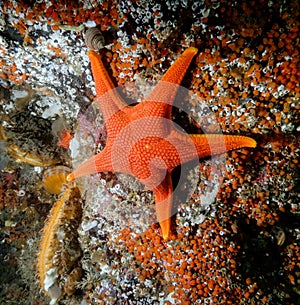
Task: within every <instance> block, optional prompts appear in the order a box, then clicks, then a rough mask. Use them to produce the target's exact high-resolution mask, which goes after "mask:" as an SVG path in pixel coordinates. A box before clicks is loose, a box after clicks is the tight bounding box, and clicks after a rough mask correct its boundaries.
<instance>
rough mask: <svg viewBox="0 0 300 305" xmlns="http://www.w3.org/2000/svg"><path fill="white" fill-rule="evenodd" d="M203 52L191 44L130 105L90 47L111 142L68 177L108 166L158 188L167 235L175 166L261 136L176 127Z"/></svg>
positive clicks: (159, 215) (159, 213)
mask: <svg viewBox="0 0 300 305" xmlns="http://www.w3.org/2000/svg"><path fill="white" fill-rule="evenodd" d="M197 52H198V50H197V49H196V48H194V47H190V48H188V49H187V50H186V51H185V52H184V53H183V54H182V55H181V56H180V57H179V58H178V59H177V60H176V62H175V63H174V64H173V65H172V66H171V67H170V68H169V69H168V71H167V72H166V74H165V75H164V76H163V78H162V79H161V81H160V82H159V83H158V84H157V85H156V87H155V88H154V89H153V91H152V92H151V93H150V94H149V95H148V97H147V98H146V99H145V100H144V101H143V102H141V103H139V104H137V105H135V106H129V105H127V104H126V103H125V102H124V101H123V100H122V99H121V97H120V96H119V95H118V94H117V92H116V90H115V89H114V85H113V83H112V81H111V79H110V77H109V76H108V74H107V72H106V70H105V68H104V66H103V63H102V61H101V58H100V55H99V54H97V53H96V52H94V51H89V52H88V56H89V58H90V60H91V66H92V72H93V76H94V80H95V83H96V93H97V102H98V104H99V107H100V109H101V111H102V113H103V117H104V122H105V127H106V131H107V142H106V146H105V148H104V149H103V150H102V151H101V152H100V153H99V154H97V155H95V156H93V157H91V158H90V159H88V160H87V161H85V162H84V163H82V164H81V165H80V166H79V167H78V168H77V169H76V170H75V171H73V172H72V173H71V174H70V175H69V176H68V178H67V179H68V180H69V181H71V180H74V179H75V178H78V177H81V176H85V175H89V174H93V173H96V172H104V171H111V172H122V173H125V174H131V175H133V176H135V177H136V178H138V179H139V180H140V181H141V182H142V183H144V184H145V185H146V186H147V187H148V188H149V189H151V190H152V191H153V192H154V196H155V201H156V205H155V206H156V213H157V218H158V221H159V223H160V227H161V230H162V236H163V238H164V239H165V240H166V239H168V237H169V232H170V222H171V221H170V217H171V209H172V196H173V186H172V179H171V172H172V170H173V169H174V168H175V167H176V166H178V165H180V164H183V163H186V162H188V161H190V160H193V159H197V158H203V157H207V156H210V155H212V154H220V153H223V152H225V151H227V150H232V149H237V148H240V147H255V146H256V142H255V140H253V139H251V138H248V137H244V136H232V135H222V134H209V135H207V134H186V133H183V132H181V131H179V130H178V129H177V128H175V126H174V124H173V123H172V103H173V101H174V99H175V95H176V92H177V89H178V87H179V84H180V83H181V81H182V79H183V77H184V75H185V73H186V70H187V68H188V66H189V65H190V63H191V61H192V59H193V57H194V56H195V55H196V54H197Z"/></svg>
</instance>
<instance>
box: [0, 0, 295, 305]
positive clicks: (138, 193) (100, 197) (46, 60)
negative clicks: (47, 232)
mask: <svg viewBox="0 0 300 305" xmlns="http://www.w3.org/2000/svg"><path fill="white" fill-rule="evenodd" d="M298 19H299V3H298V2H297V1H291V3H286V2H284V1H276V3H275V1H264V0H261V1H194V2H193V3H191V2H188V1H184V0H182V1H165V2H163V3H154V2H152V1H76V2H73V1H69V2H68V1H31V2H30V3H29V2H28V1H21V2H18V1H3V2H2V4H1V11H0V41H1V44H0V54H1V59H0V75H1V80H0V84H1V92H0V97H1V118H3V121H5V122H6V123H5V124H4V126H3V127H4V129H5V131H6V132H8V131H10V132H11V130H10V128H11V121H12V120H11V119H8V118H7V117H9V118H16V117H17V116H16V113H17V114H18V115H20V113H21V114H22V113H23V117H24V114H30V115H31V116H34V117H35V118H39V119H40V118H42V119H43V120H47V122H48V123H49V124H48V123H47V124H46V125H47V126H48V127H47V130H48V131H49V132H50V133H52V134H54V135H56V138H55V141H53V143H52V145H53V147H54V148H55V149H54V150H55V152H57V148H56V147H57V146H56V145H57V144H58V143H59V141H60V140H63V139H60V138H59V135H60V134H61V131H62V130H71V129H72V128H74V130H73V131H71V133H70V134H69V135H71V136H72V135H73V134H72V132H73V133H74V131H75V127H76V124H77V121H80V122H84V123H85V124H88V123H89V124H91V128H92V129H93V131H94V136H96V137H98V138H99V137H100V139H98V140H97V141H96V142H97V143H96V145H95V147H96V149H102V148H103V145H104V144H105V143H104V142H105V141H104V140H105V131H104V129H103V126H102V127H101V128H100V127H99V129H97V128H98V127H97V128H96V129H97V130H96V129H95V125H93V122H90V121H87V119H86V117H85V116H84V114H85V110H86V108H87V107H88V106H89V105H90V103H91V101H92V99H93V95H94V94H95V91H94V84H93V82H92V76H91V72H90V68H89V62H88V58H87V56H86V51H87V48H86V45H85V42H84V39H83V35H82V34H83V32H84V31H85V30H86V28H87V27H92V26H98V28H99V29H100V30H101V32H102V35H103V38H104V47H103V49H101V50H100V51H99V52H100V53H101V54H102V57H103V61H104V64H105V66H106V67H107V70H108V71H109V73H110V75H111V76H112V78H113V81H114V82H115V83H116V85H124V86H125V91H126V94H127V95H129V96H130V97H132V98H137V99H140V98H141V96H142V95H143V93H144V92H143V91H147V90H148V88H145V83H146V82H145V81H147V82H149V81H153V82H155V81H157V80H159V78H160V77H161V76H162V75H163V73H164V72H165V71H166V70H167V69H168V68H169V66H170V65H171V64H172V63H173V62H174V60H175V59H176V58H177V57H178V55H179V54H181V53H182V51H183V50H184V49H185V48H186V47H188V46H191V45H194V46H196V47H197V48H198V49H199V53H198V55H197V57H196V59H195V60H194V62H193V64H192V66H191V69H190V70H189V72H188V74H187V75H186V77H185V79H184V84H183V85H185V86H186V87H188V88H189V89H190V90H191V92H192V97H191V99H190V101H188V103H189V105H188V107H187V106H186V105H185V107H184V109H189V110H190V113H191V114H192V115H193V117H195V118H196V121H197V118H199V120H202V122H203V121H204V125H205V126H207V129H206V131H207V132H214V131H215V128H216V126H215V125H216V124H215V123H214V124H213V125H211V124H212V122H214V121H211V120H210V119H209V118H207V119H206V117H205V112H206V110H205V107H204V108H203V107H202V106H201V103H202V102H205V103H206V105H207V107H209V108H210V109H211V111H213V113H214V114H215V117H216V119H217V121H218V122H219V124H220V126H221V129H222V130H223V132H224V133H229V134H245V135H247V136H251V137H253V138H255V140H256V141H257V142H258V146H257V148H256V149H255V150H252V151H250V150H245V149H242V150H239V151H234V152H230V153H228V156H227V160H226V163H225V164H224V165H222V168H221V170H222V172H223V174H222V176H223V181H222V182H221V181H220V182H219V184H218V187H220V189H219V191H218V193H217V195H216V198H215V199H213V200H211V199H209V197H204V196H203V192H204V190H205V191H207V189H210V188H211V194H214V192H215V190H214V189H213V187H212V186H213V185H215V183H216V182H215V180H214V179H215V177H211V176H210V167H211V166H212V164H211V163H210V162H209V161H207V160H206V161H203V162H201V164H200V167H199V169H198V170H199V171H198V173H196V172H193V173H190V175H189V176H188V178H187V180H188V181H193V183H196V184H197V188H196V190H195V192H194V193H193V194H192V195H191V197H189V198H188V199H187V201H186V202H185V203H183V204H181V205H180V206H179V207H178V213H177V214H176V215H175V216H174V217H173V219H172V222H173V225H172V232H173V233H172V236H171V239H170V240H169V241H168V242H164V241H163V240H162V238H161V233H160V230H159V226H158V225H157V224H152V225H151V222H150V224H149V223H147V222H146V221H145V223H143V224H141V223H140V222H141V221H142V220H143V221H144V220H145V219H151V218H150V216H151V215H152V216H154V219H153V221H155V213H154V211H153V210H152V209H153V206H152V204H153V196H152V193H151V192H149V191H147V190H145V189H144V188H143V186H142V185H140V184H138V183H137V181H135V180H134V179H132V178H129V177H126V176H125V177H124V176H122V177H118V176H116V175H114V174H110V173H105V174H101V176H100V179H99V177H98V176H97V175H96V176H93V177H89V178H87V179H88V180H87V181H88V183H90V184H91V183H92V184H93V185H94V187H93V188H90V190H91V189H92V191H93V192H92V193H90V194H87V195H86V198H85V200H86V203H85V204H84V205H83V208H84V209H83V217H82V222H81V225H80V226H79V242H80V246H81V249H82V258H81V260H80V264H81V267H82V269H83V272H84V273H83V277H82V279H81V280H79V281H78V284H77V287H78V290H77V292H76V293H75V294H74V295H71V296H65V297H64V298H65V299H63V300H61V301H60V302H69V303H72V302H73V303H74V304H270V305H271V304H276V305H277V304H297V299H298V298H299V272H300V270H299V269H300V266H299V255H300V249H299V238H300V235H299V234H300V232H299V228H298V226H297V224H298V223H299V209H300V208H299V195H298V194H299V174H298V172H299V131H300V130H299V128H300V118H299V105H300V103H299V98H300V95H299V94H300V93H299V82H298V79H299V77H300V72H299V43H298V41H299V21H298ZM135 83H138V85H139V88H140V89H141V91H142V93H140V92H138V90H137V89H135V88H134V84H135ZM23 92H25V93H24V94H25V98H24V96H22V93H23ZM78 113H79V115H78ZM174 116H176V115H175V114H174ZM178 116H179V118H176V117H175V120H177V122H180V121H182V120H183V119H182V117H181V116H180V115H178ZM33 121H34V122H35V121H36V120H33ZM100 121H101V120H100ZM80 122H79V123H80ZM100 123H101V122H100ZM183 123H184V125H185V124H186V122H183ZM96 125H97V124H96ZM100 125H101V124H100ZM43 126H44V125H43ZM97 126H98V125H97ZM27 131H28V130H27ZM10 134H12V133H10ZM26 135H28V133H27V134H26V130H22V129H20V132H19V134H18V136H19V137H20V138H21V137H22V138H23V139H25V138H26ZM80 136H81V137H82V138H83V139H82V140H83V141H84V140H85V139H84V137H85V135H84V134H80ZM30 137H33V140H34V141H32V143H35V145H36V146H35V147H39V146H38V145H37V143H36V141H35V140H36V138H37V137H34V136H33V135H32V133H30ZM31 140H32V139H31ZM75 140H76V137H75ZM75 140H74V141H71V143H70V150H68V148H67V147H68V145H67V144H68V143H69V142H68V143H67V144H66V145H65V144H64V145H65V147H66V148H61V150H59V151H60V152H61V153H62V152H63V151H64V152H68V153H69V152H70V154H71V155H72V157H73V155H74V154H77V156H78V155H79V156H80V154H81V155H82V158H84V157H85V156H86V151H89V152H90V151H91V150H93V149H94V148H95V147H92V148H91V149H87V150H79V151H76V152H75V150H76V141H75ZM68 141H69V140H68ZM24 143H25V146H22V149H25V148H26V147H27V146H28V142H26V141H24V140H23V141H22V145H23V144H24ZM30 143H31V142H30ZM61 143H62V142H61ZM63 143H64V142H63ZM11 145H12V144H11V142H7V140H6V139H5V138H3V139H2V138H1V153H2V151H5V152H7V147H10V146H11ZM16 145H20V141H19V142H17V143H16ZM26 145H27V146H26ZM30 145H33V144H30ZM44 146H45V145H44ZM17 147H18V149H19V148H20V146H17ZM24 147H25V148H24ZM29 148H30V147H29ZM77 148H78V147H77ZM79 148H80V147H79ZM19 150H20V149H19ZM22 151H23V150H22ZM42 152H43V151H42ZM50 156H51V154H50ZM35 158H36V155H35ZM47 158H49V157H48V155H47ZM0 161H1V162H2V163H3V166H0V168H1V170H2V172H1V179H2V180H1V181H3V183H1V192H0V194H1V215H2V216H3V219H1V222H3V221H4V225H2V224H1V227H2V232H4V235H5V239H4V240H5V246H6V248H5V249H11V248H10V247H9V245H16V244H17V245H18V246H17V247H16V249H21V248H22V244H25V241H26V238H29V237H31V235H30V234H29V232H27V231H26V232H22V233H21V228H22V221H21V220H20V217H21V212H22V211H23V209H24V211H23V212H24V213H25V216H24V217H26V222H27V223H26V226H25V228H28V227H29V224H30V223H35V225H33V226H32V228H38V229H37V231H39V229H40V228H41V224H40V223H39V224H37V223H36V222H37V219H39V218H42V219H44V218H45V211H44V210H45V209H46V208H45V207H42V208H41V207H40V206H41V204H40V203H39V205H38V206H39V208H40V209H41V211H40V210H38V211H39V213H38V214H35V213H33V214H32V215H33V216H32V217H31V218H30V217H28V216H26V215H27V213H31V212H32V211H33V212H34V211H36V209H37V208H36V209H35V208H33V203H32V202H33V201H34V200H33V201H32V198H35V196H36V195H34V194H35V193H34V186H33V184H34V183H33V184H31V183H29V182H28V177H30V175H32V176H34V175H36V176H35V179H38V178H39V177H40V178H41V177H42V172H43V171H42V170H41V168H40V167H37V166H36V167H30V166H29V165H26V164H25V163H14V162H13V160H12V158H11V157H10V155H9V152H7V155H4V157H2V156H1V159H0ZM22 161H23V162H26V158H24V157H23V160H22ZM60 162H61V163H63V165H67V166H70V160H69V158H68V157H66V156H65V155H64V156H63V157H62V158H61V160H60ZM2 163H1V164H2ZM42 165H45V163H44V164H42ZM46 168H48V166H46ZM19 173H22V175H23V176H24V175H25V176H26V177H27V178H26V179H27V180H26V181H27V183H25V182H24V183H23V182H22V183H21V187H20V185H19V184H20V182H19V184H18V183H17V182H16V181H18V179H19V177H20V174H19ZM39 175H40V176H39ZM11 177H14V178H13V179H14V183H13V186H11V187H9V186H10V185H12V184H9V183H8V182H9V181H11V179H12V178H11ZM199 177H200V179H199ZM189 179H190V180H189ZM7 181H8V182H7ZM34 181H36V180H34ZM211 181H213V182H214V183H211ZM78 185H80V183H79V182H78ZM83 186H84V184H83ZM84 187H85V188H86V190H87V189H88V187H87V186H84ZM84 187H83V189H81V193H82V194H85V192H84ZM7 188H8V189H7ZM29 188H30V191H29ZM22 190H24V191H25V194H27V195H28V194H30V195H31V196H29V197H28V198H31V199H28V200H27V197H26V200H25V201H26V202H29V203H30V205H29V206H25V205H26V204H23V202H25V201H24V200H23V201H22V200H21V199H22V198H23V199H24V197H19V195H20V196H21V195H22V194H23V193H22V192H19V191H22ZM40 192H41V191H40V190H39V192H37V194H38V196H41V195H40V194H41V193H40ZM86 193H88V192H86ZM212 197H214V196H212ZM12 198H13V199H14V200H12ZM20 198H21V199H20ZM40 198H42V199H43V198H44V197H43V196H41V197H40ZM50 201H53V202H55V201H57V199H54V198H52V199H51V200H50V199H49V200H48V202H47V203H50ZM20 202H21V204H20ZM37 202H39V200H37ZM103 208H105V209H106V210H105V211H104V210H103ZM10 214H12V216H11V218H10V217H9V216H8V215H10ZM37 215H42V217H37ZM128 215H130V217H128ZM14 219H15V220H14ZM16 219H17V220H16ZM14 224H16V225H14ZM23 225H24V223H23ZM38 233H39V232H38ZM39 234H40V233H39ZM58 242H59V241H58ZM20 244H21V245H20ZM27 244H29V242H27ZM27 244H26V245H25V246H23V249H24V248H27ZM13 251H15V250H13ZM13 251H12V252H11V253H10V252H9V253H8V256H7V257H8V258H11V257H12V256H14V252H13ZM25 252H26V251H25ZM7 257H6V258H7ZM16 257H17V255H16ZM54 257H57V254H54ZM8 261H9V262H10V263H11V262H14V260H12V259H9V260H8ZM29 261H30V264H31V265H32V262H33V259H32V257H30V260H29ZM21 262H22V263H23V264H24V260H21ZM24 265H26V264H24ZM22 267H23V268H22ZM19 268H20V269H21V270H24V266H21V267H19ZM30 270H31V269H30ZM31 272H32V273H33V274H32V275H31V277H34V275H35V271H31ZM23 273H24V272H23ZM23 273H22V276H24V274H23ZM27 273H29V272H28V271H27ZM26 276H28V275H26ZM26 276H24V278H25V281H26ZM59 276H61V278H65V275H64V274H60V275H59ZM17 277H18V276H15V278H17ZM28 278H30V276H28ZM10 283H11V285H13V280H11V281H10ZM32 286H34V284H32ZM22 288H23V287H22ZM26 289H28V290H30V289H31V287H29V288H27V286H26ZM16 290H18V289H16ZM5 293H7V294H5ZM8 294H11V292H10V290H9V289H6V290H5V291H4V292H3V293H1V297H2V298H3V299H6V300H7V302H6V304H13V297H12V296H11V295H10V296H9V295H8ZM26 295H27V294H26ZM32 299H34V301H32ZM40 299H41V297H40V296H39V295H38V294H37V295H36V298H32V296H31V299H29V298H28V300H27V299H26V300H24V304H34V303H35V302H38V300H40ZM41 302H42V301H41Z"/></svg>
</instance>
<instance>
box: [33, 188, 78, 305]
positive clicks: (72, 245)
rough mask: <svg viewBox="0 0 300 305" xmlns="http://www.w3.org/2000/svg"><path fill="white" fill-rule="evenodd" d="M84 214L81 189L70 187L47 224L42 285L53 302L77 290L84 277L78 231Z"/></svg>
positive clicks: (42, 249)
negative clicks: (77, 282)
mask: <svg viewBox="0 0 300 305" xmlns="http://www.w3.org/2000/svg"><path fill="white" fill-rule="evenodd" d="M81 215H82V208H81V196H80V192H79V189H78V188H76V187H75V188H68V189H67V190H66V191H65V193H64V194H63V195H62V196H61V197H60V198H59V200H58V201H56V202H55V204H54V205H53V207H52V209H51V213H50V216H49V218H48V220H47V222H46V224H45V227H44V230H43V235H42V239H41V243H40V250H39V254H38V264H37V265H38V273H39V280H40V285H41V287H42V289H43V290H44V291H45V293H46V294H48V295H49V296H50V298H51V303H50V304H55V303H56V301H57V300H58V299H60V298H61V297H62V296H63V295H64V294H67V295H71V294H72V293H74V291H75V286H74V281H78V280H79V279H80V277H81V274H82V272H81V270H80V269H81V268H80V266H78V264H79V259H80V257H81V254H82V253H81V249H80V245H79V242H78V233H77V228H78V226H79V223H80V221H81Z"/></svg>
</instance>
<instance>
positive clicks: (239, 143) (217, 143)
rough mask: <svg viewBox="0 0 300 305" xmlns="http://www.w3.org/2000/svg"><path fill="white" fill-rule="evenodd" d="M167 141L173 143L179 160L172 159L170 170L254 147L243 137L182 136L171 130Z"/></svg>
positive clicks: (182, 134) (253, 141)
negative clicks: (214, 156)
mask: <svg viewBox="0 0 300 305" xmlns="http://www.w3.org/2000/svg"><path fill="white" fill-rule="evenodd" d="M167 140H168V141H170V142H171V143H173V145H174V147H175V148H176V150H177V152H178V156H179V158H173V159H172V160H173V164H172V168H175V167H176V166H178V165H180V164H182V163H186V162H189V161H191V160H195V159H198V158H205V157H208V156H211V155H217V154H221V153H224V152H227V151H229V150H233V149H238V148H242V147H252V148H254V147H256V141H255V140H253V139H252V138H249V137H245V136H233V135H223V134H184V133H182V132H180V131H177V130H173V131H172V132H171V133H170V135H169V136H168V138H167ZM169 170H170V169H169Z"/></svg>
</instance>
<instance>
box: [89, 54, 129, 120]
mask: <svg viewBox="0 0 300 305" xmlns="http://www.w3.org/2000/svg"><path fill="white" fill-rule="evenodd" d="M87 55H88V57H89V59H90V61H91V67H92V73H93V77H94V81H95V87H96V93H97V102H98V105H99V107H100V108H101V111H102V113H103V117H104V120H105V121H107V120H108V119H109V118H110V117H111V116H112V115H114V114H115V113H117V112H118V111H119V110H120V109H123V108H125V107H127V104H126V103H125V102H124V101H123V100H122V99H121V97H120V96H119V94H118V93H117V89H116V88H115V86H114V84H113V82H112V80H111V79H110V77H109V75H108V73H107V71H106V69H105V67H104V65H103V63H102V60H101V56H100V55H99V54H98V53H96V52H95V51H92V50H91V51H89V52H88V53H87Z"/></svg>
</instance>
